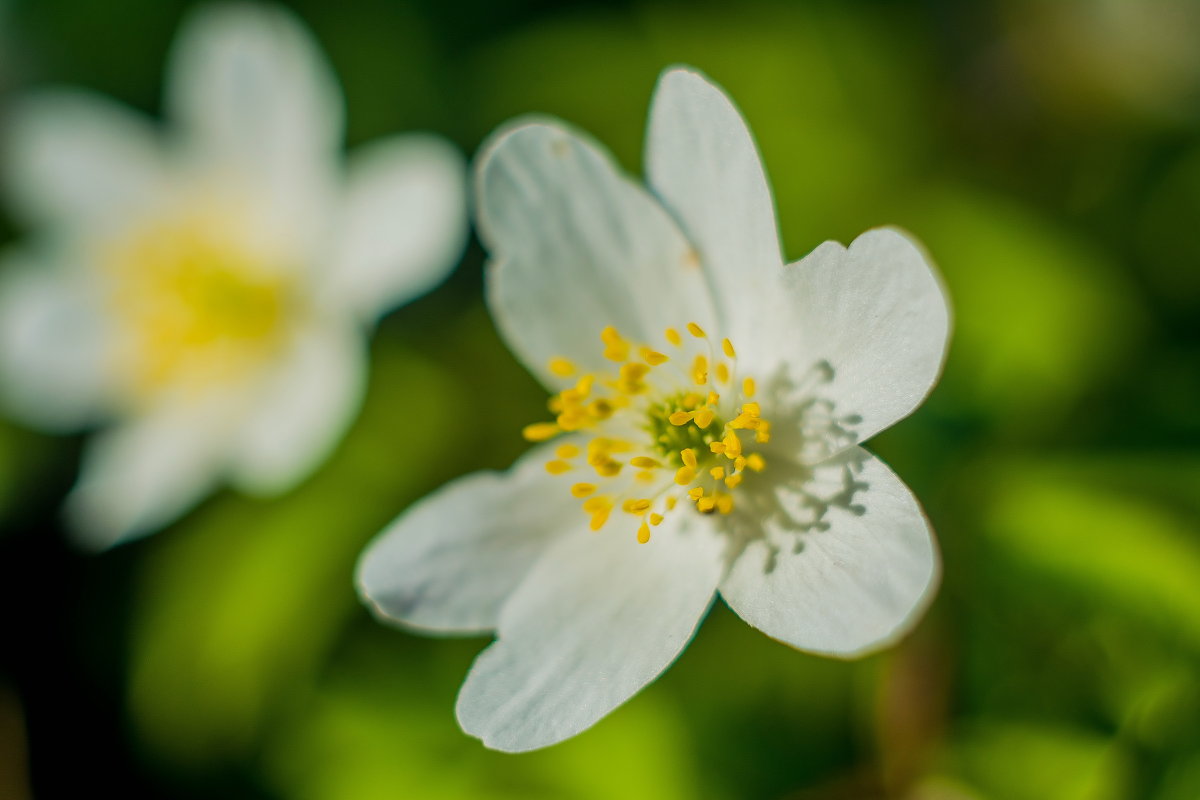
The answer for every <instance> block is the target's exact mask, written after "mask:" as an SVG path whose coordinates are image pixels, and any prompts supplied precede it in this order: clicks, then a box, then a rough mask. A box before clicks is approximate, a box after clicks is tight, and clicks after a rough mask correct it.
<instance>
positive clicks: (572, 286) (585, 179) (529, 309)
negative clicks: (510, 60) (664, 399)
mask: <svg viewBox="0 0 1200 800" xmlns="http://www.w3.org/2000/svg"><path fill="white" fill-rule="evenodd" d="M478 217H479V220H478V221H479V230H480V235H481V236H482V238H483V239H484V241H485V243H486V244H487V246H488V248H489V251H490V252H491V256H492V263H491V268H490V272H489V274H488V300H489V303H490V306H491V309H492V314H493V316H494V317H495V318H496V322H497V324H498V325H499V327H500V330H501V331H502V332H503V333H504V335H505V337H506V338H507V340H508V342H509V345H510V347H511V348H512V349H513V351H514V352H515V353H516V354H517V355H518V357H519V358H521V360H522V361H523V362H524V363H525V366H526V367H527V368H529V369H530V371H532V372H533V373H534V374H535V375H538V376H540V377H541V378H542V379H543V380H544V381H545V382H546V383H547V385H551V386H552V385H554V382H555V379H553V378H552V376H551V375H550V374H549V373H548V371H547V369H546V363H547V361H548V360H549V359H550V358H552V357H554V356H567V357H569V358H572V359H575V360H577V361H578V362H580V363H581V364H582V365H584V366H585V367H586V368H592V369H595V368H599V367H601V366H603V365H604V362H603V360H602V358H601V351H602V348H601V346H600V343H599V342H600V340H599V334H600V331H601V330H602V329H603V328H604V327H605V326H608V325H612V326H615V327H616V328H617V329H618V330H619V331H620V332H621V333H622V334H624V335H625V336H626V337H628V338H632V339H634V340H640V341H645V342H659V341H661V337H662V331H663V328H665V327H666V326H668V325H673V326H680V325H684V324H686V323H687V322H688V321H696V322H698V323H700V324H701V325H706V324H711V323H712V321H713V310H712V305H711V296H710V293H709V288H708V285H707V281H706V273H705V272H704V271H703V270H701V269H700V265H699V260H698V258H697V256H696V253H695V251H694V250H693V248H692V246H691V245H690V244H689V243H688V241H687V240H686V239H685V238H684V236H683V234H682V233H681V232H680V231H679V228H678V226H677V225H676V224H675V222H674V220H672V219H671V218H670V216H669V215H668V214H667V213H666V212H665V211H664V210H663V208H662V206H661V205H660V204H659V203H658V201H657V200H655V199H654V198H653V197H651V196H650V195H649V194H648V193H647V192H646V191H645V190H644V189H642V188H641V187H640V186H638V185H637V184H635V183H633V182H632V181H630V180H629V179H628V178H626V177H625V176H623V175H621V174H620V173H619V172H618V170H617V168H616V166H615V165H614V164H613V162H612V160H611V158H610V157H609V156H608V155H607V154H606V153H604V152H603V151H602V150H600V149H599V148H598V147H597V146H596V145H594V144H593V143H592V142H590V141H589V140H587V139H585V138H584V137H582V136H581V135H579V134H577V133H574V132H572V131H570V130H568V129H566V128H564V127H562V126H561V125H560V124H557V123H552V122H542V123H531V124H522V125H518V126H516V127H513V128H510V129H508V130H506V131H504V132H502V133H500V134H498V135H497V136H496V137H495V138H494V139H493V140H492V141H491V142H490V143H489V144H488V145H487V146H485V147H484V149H483V151H482V155H481V156H480V159H479V168H478Z"/></svg>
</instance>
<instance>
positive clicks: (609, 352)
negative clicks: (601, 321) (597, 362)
mask: <svg viewBox="0 0 1200 800" xmlns="http://www.w3.org/2000/svg"><path fill="white" fill-rule="evenodd" d="M600 341H602V342H604V345H605V347H604V357H605V358H607V359H608V360H609V361H616V362H621V361H624V360H625V359H627V358H629V342H627V341H625V340H624V339H623V338H621V334H620V333H618V332H617V329H616V328H614V327H613V326H611V325H609V326H608V327H607V328H605V329H604V330H602V331H600Z"/></svg>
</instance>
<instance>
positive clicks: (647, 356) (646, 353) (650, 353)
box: [638, 346, 671, 367]
mask: <svg viewBox="0 0 1200 800" xmlns="http://www.w3.org/2000/svg"><path fill="white" fill-rule="evenodd" d="M638 353H639V355H641V357H642V361H645V362H646V363H647V364H649V365H650V366H652V367H657V366H658V365H659V364H665V363H666V362H668V361H670V360H671V359H670V357H669V356H667V355H664V354H663V353H660V352H658V351H657V350H651V349H650V348H649V347H645V346H643V347H642V349H641V350H639V351H638Z"/></svg>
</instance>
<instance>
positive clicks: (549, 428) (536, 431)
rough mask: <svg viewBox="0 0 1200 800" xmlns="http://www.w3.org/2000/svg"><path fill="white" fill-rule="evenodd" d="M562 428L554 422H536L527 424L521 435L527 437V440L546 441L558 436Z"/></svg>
mask: <svg viewBox="0 0 1200 800" xmlns="http://www.w3.org/2000/svg"><path fill="white" fill-rule="evenodd" d="M561 430H562V429H561V428H559V427H558V424H557V423H554V422H535V423H533V424H532V425H526V426H525V427H524V429H522V431H521V435H522V436H524V437H525V439H526V441H530V442H544V441H546V440H547V439H552V438H554V437H555V436H557V435H558V433H559V431H561Z"/></svg>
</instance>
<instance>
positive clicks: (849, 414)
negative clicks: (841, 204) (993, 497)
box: [745, 228, 950, 442]
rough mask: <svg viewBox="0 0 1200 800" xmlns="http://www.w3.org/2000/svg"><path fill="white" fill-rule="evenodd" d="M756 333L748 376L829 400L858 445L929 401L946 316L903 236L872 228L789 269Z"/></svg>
mask: <svg viewBox="0 0 1200 800" xmlns="http://www.w3.org/2000/svg"><path fill="white" fill-rule="evenodd" d="M759 324H760V326H761V328H760V333H759V335H758V337H757V338H756V340H755V341H756V344H758V345H760V346H758V347H756V348H753V349H749V350H747V353H746V359H745V363H746V365H747V368H748V369H753V370H756V371H758V372H759V374H762V375H765V376H770V377H784V378H785V379H786V380H787V382H789V383H790V384H791V386H792V387H793V391H791V396H792V398H794V399H800V398H802V397H803V395H805V394H808V395H815V396H817V397H820V398H822V399H824V400H828V401H829V402H831V403H832V413H833V414H834V415H836V416H837V417H839V418H840V419H842V420H844V424H845V426H846V427H847V428H848V429H849V431H850V432H851V433H852V434H853V440H854V441H859V442H861V441H865V440H866V439H868V438H870V437H871V436H873V435H874V434H876V433H878V432H879V431H881V430H883V429H884V428H887V427H888V426H890V425H892V424H894V423H895V422H897V421H899V420H900V419H903V418H904V417H906V416H908V415H909V414H911V413H912V412H913V411H914V410H915V409H916V408H917V406H918V405H920V404H921V401H922V400H924V399H925V397H926V395H928V394H929V391H930V390H931V389H932V388H933V385H934V383H935V382H936V381H937V378H938V376H939V374H940V373H941V369H942V364H943V362H944V360H945V357H946V349H947V346H948V343H949V333H950V312H949V306H948V304H947V302H946V296H945V294H944V292H943V290H942V286H941V282H940V280H939V279H938V276H937V274H936V273H935V272H934V271H933V268H932V266H931V265H930V263H929V261H928V259H927V258H926V256H925V254H924V252H923V251H922V250H921V249H920V248H919V247H918V246H917V245H916V244H914V243H913V241H912V240H911V239H909V238H908V236H906V235H905V234H904V233H902V232H900V231H898V230H895V229H890V228H880V229H876V230H872V231H868V232H866V233H864V234H863V235H861V236H859V237H858V238H857V239H855V240H854V242H853V243H852V244H851V245H850V247H849V248H846V247H843V246H842V245H840V244H838V243H837V242H826V243H825V244H823V245H821V246H820V247H818V248H817V249H816V250H814V251H813V252H811V253H809V254H808V255H807V256H805V257H804V258H803V259H801V260H800V261H799V262H797V263H795V264H791V265H789V266H788V267H787V268H786V271H785V281H784V283H783V284H782V286H781V288H780V291H779V292H778V293H776V294H775V295H773V296H772V297H771V298H770V300H769V301H766V302H764V303H763V304H762V306H761V316H760V323H759ZM818 365H823V366H821V367H818ZM781 369H783V370H785V374H784V375H782V376H779V374H778V373H779V371H780V370H781ZM822 373H824V374H822ZM783 393H784V394H788V392H787V391H784V392H783Z"/></svg>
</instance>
